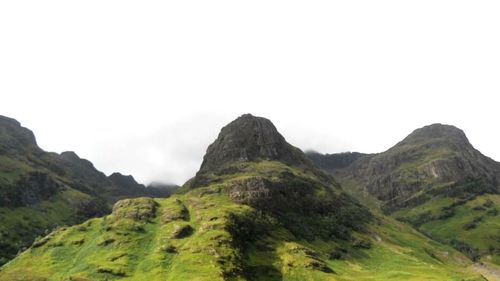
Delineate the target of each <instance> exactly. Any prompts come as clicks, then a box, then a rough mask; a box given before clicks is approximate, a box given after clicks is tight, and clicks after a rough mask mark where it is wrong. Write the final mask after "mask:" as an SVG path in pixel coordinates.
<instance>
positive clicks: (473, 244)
mask: <svg viewBox="0 0 500 281" xmlns="http://www.w3.org/2000/svg"><path fill="white" fill-rule="evenodd" d="M499 203H500V195H492V194H484V195H480V196H477V197H474V198H472V199H469V200H461V199H458V198H455V199H454V198H450V197H437V198H435V199H433V200H430V201H427V202H426V203H424V204H422V205H420V206H418V207H416V208H409V209H402V210H400V211H397V212H395V213H394V214H393V216H394V217H396V218H398V219H399V220H402V221H407V222H409V223H411V224H413V225H415V226H416V227H417V228H418V229H419V230H420V231H422V232H423V233H425V234H426V235H428V236H430V237H432V238H434V239H436V240H438V241H442V242H446V243H449V244H450V245H452V246H454V247H455V248H457V249H458V250H460V251H462V252H464V253H465V254H467V255H468V256H469V257H470V258H471V259H473V260H481V261H483V262H487V263H494V264H497V265H500V217H499V216H498V211H497V208H498V205H499Z"/></svg>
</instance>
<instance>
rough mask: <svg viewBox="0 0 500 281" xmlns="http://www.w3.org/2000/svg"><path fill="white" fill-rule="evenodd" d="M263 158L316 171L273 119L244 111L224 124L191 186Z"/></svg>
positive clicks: (201, 183) (204, 182)
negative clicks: (242, 164)
mask: <svg viewBox="0 0 500 281" xmlns="http://www.w3.org/2000/svg"><path fill="white" fill-rule="evenodd" d="M261 160H271V161H279V162H282V163H285V164H287V165H290V166H296V167H302V168H306V169H310V170H311V169H312V170H314V169H313V168H312V166H313V165H312V162H311V161H310V160H309V159H307V157H305V155H304V153H303V152H302V151H301V150H300V149H298V148H296V147H294V146H292V145H291V144H289V143H288V142H286V140H285V138H284V137H283V136H282V135H281V134H280V133H279V132H278V130H277V129H276V127H275V126H274V124H273V123H272V122H271V121H270V120H268V119H266V118H262V117H255V116H253V115H251V114H244V115H242V116H240V117H239V118H237V119H236V120H234V121H232V122H231V123H229V124H228V125H226V126H225V127H223V128H222V130H221V131H220V133H219V136H218V137H217V139H216V140H215V141H214V142H213V143H212V144H211V145H210V146H209V147H208V149H207V152H206V154H205V156H204V157H203V162H202V164H201V167H200V170H199V171H198V173H197V174H196V177H195V178H194V180H193V181H192V185H193V186H200V185H203V184H206V183H207V177H208V176H209V175H210V174H213V173H226V172H231V171H230V170H231V169H234V166H231V164H234V163H245V162H256V161H261ZM230 166H231V167H230ZM228 168H229V169H230V170H227V169H228Z"/></svg>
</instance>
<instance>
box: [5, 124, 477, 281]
mask: <svg viewBox="0 0 500 281" xmlns="http://www.w3.org/2000/svg"><path fill="white" fill-rule="evenodd" d="M403 279H405V280H485V279H484V278H483V277H481V275H480V274H478V273H476V272H475V271H474V269H473V268H472V263H471V261H470V260H469V259H467V258H466V257H465V256H464V255H462V254H460V253H459V252H457V251H455V250H453V249H452V248H451V247H449V246H444V245H442V244H440V243H438V242H435V241H432V240H431V239H429V238H426V237H424V236H423V235H421V234H419V233H418V232H416V231H415V230H413V229H412V228H410V227H408V226H406V225H405V224H402V223H399V222H396V221H395V220H393V219H390V218H386V217H384V216H382V215H380V214H377V213H372V212H371V211H369V210H368V209H367V208H366V207H363V206H362V205H360V204H359V203H358V202H357V201H356V200H354V199H353V198H352V197H351V196H349V195H348V194H346V193H345V192H344V191H342V189H341V188H340V186H339V185H338V184H337V183H336V182H335V181H334V180H333V178H332V177H331V176H328V175H327V174H325V173H323V172H321V171H319V170H318V169H316V168H315V167H314V166H313V165H312V163H311V162H310V161H309V160H308V159H307V158H306V157H305V155H304V154H303V153H302V152H301V151H300V150H299V149H297V148H295V147H293V146H291V145H290V144H288V143H287V142H286V141H285V139H284V138H283V137H282V136H281V135H280V134H279V133H278V132H277V130H276V128H275V127H274V125H273V124H272V123H271V122H270V121H269V120H267V119H264V118H259V117H254V116H251V115H243V116H242V117H240V118H238V119H237V120H235V121H233V122H232V123H230V124H229V125H228V126H226V127H225V128H223V130H222V131H221V133H220V135H219V137H218V138H217V140H216V141H215V142H214V144H212V145H211V146H210V147H209V148H208V150H207V154H206V155H205V158H204V161H203V164H202V167H201V168H200V171H199V172H198V173H197V175H196V176H195V177H194V178H193V179H192V180H190V181H188V182H187V183H186V184H185V185H184V186H183V187H182V188H181V189H180V190H179V191H178V193H177V194H175V195H173V196H171V197H170V198H167V199H149V198H137V199H126V200H122V201H119V202H117V203H116V204H115V205H114V207H113V213H112V214H111V215H109V216H105V217H103V218H97V219H91V220H88V221H86V222H84V223H82V224H80V225H77V226H73V227H68V228H60V229H58V230H57V231H54V232H52V233H50V234H49V235H48V236H46V237H44V238H41V239H39V240H37V241H36V242H35V243H34V244H33V245H32V246H31V247H30V248H29V249H28V250H27V251H25V252H24V253H22V254H21V255H20V256H18V257H17V258H16V259H14V260H13V261H11V262H9V263H8V264H6V265H5V266H4V267H3V268H2V269H1V270H0V280H80V281H83V280H403Z"/></svg>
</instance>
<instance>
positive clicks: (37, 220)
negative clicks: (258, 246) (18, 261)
mask: <svg viewBox="0 0 500 281" xmlns="http://www.w3.org/2000/svg"><path fill="white" fill-rule="evenodd" d="M86 202H87V203H86ZM79 204H92V198H91V197H90V196H88V195H87V194H84V193H81V192H79V191H77V190H73V189H67V190H65V191H63V192H61V193H60V194H58V195H56V196H53V197H51V198H50V199H48V200H46V201H42V202H40V203H37V204H35V205H32V206H30V207H19V208H7V207H2V208H0V221H1V222H2V223H1V224H0V248H1V249H2V251H1V255H0V256H1V257H0V264H3V263H5V262H7V261H8V259H9V258H11V257H13V256H14V255H15V254H16V253H17V252H18V251H20V250H23V248H25V247H28V246H29V245H30V244H31V243H33V239H34V238H35V237H36V236H38V235H45V234H47V233H48V232H50V231H51V230H52V229H54V228H56V227H58V226H61V225H73V224H76V223H79V222H81V221H82V220H84V219H85V218H86V216H85V215H84V214H81V213H80V212H79V210H78V207H77V206H79Z"/></svg>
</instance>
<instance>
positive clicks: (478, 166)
mask: <svg viewBox="0 0 500 281" xmlns="http://www.w3.org/2000/svg"><path fill="white" fill-rule="evenodd" d="M345 156H346V154H340V155H310V158H311V159H312V160H313V161H314V162H315V163H316V164H317V165H319V166H320V167H322V168H323V169H325V170H326V171H329V172H330V173H331V174H333V175H335V176H336V178H337V179H338V180H339V181H340V182H341V183H343V185H344V187H347V188H348V189H350V191H349V192H350V193H351V194H357V197H358V198H361V197H363V196H364V195H366V194H369V195H370V196H372V200H373V201H376V202H377V203H378V205H379V206H380V207H381V209H382V210H384V211H385V212H386V213H388V214H391V215H392V216H393V217H395V218H398V219H400V220H402V221H405V222H409V223H411V224H413V225H414V226H415V227H417V228H418V229H419V230H421V231H423V232H424V233H426V234H427V235H429V236H431V237H434V238H435V239H437V240H439V241H443V242H446V243H449V244H451V245H453V246H455V247H456V248H457V249H460V250H462V251H463V252H465V253H467V254H468V255H469V256H470V257H471V258H473V259H475V260H478V259H480V258H481V259H482V260H484V261H485V262H493V263H496V264H500V217H498V216H497V208H498V203H500V195H498V194H499V192H500V184H499V182H500V163H498V162H496V161H494V160H492V159H491V158H489V157H486V156H484V155H483V154H481V153H480V152H479V151H478V150H476V149H475V148H474V147H473V146H472V145H471V144H470V142H469V140H468V139H467V137H466V135H465V134H464V132H463V131H462V130H460V129H458V128H456V127H454V126H449V125H442V124H433V125H430V126H426V127H423V128H420V129H417V130H415V131H414V132H413V133H411V134H410V135H409V136H408V137H406V138H405V139H404V140H402V141H401V142H399V143H398V144H396V145H395V146H394V147H392V148H390V149H389V150H387V151H385V152H382V153H379V154H373V155H362V154H357V156H356V157H351V158H350V159H354V158H355V159H354V161H352V163H350V164H349V165H347V166H338V165H334V164H331V163H327V162H328V161H329V160H331V159H341V158H345ZM325 163H327V165H325ZM363 201H365V202H366V201H369V199H367V198H366V197H365V198H363ZM374 205H375V204H374Z"/></svg>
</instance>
